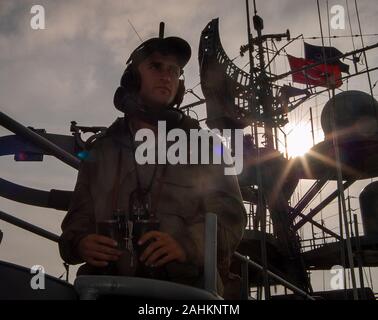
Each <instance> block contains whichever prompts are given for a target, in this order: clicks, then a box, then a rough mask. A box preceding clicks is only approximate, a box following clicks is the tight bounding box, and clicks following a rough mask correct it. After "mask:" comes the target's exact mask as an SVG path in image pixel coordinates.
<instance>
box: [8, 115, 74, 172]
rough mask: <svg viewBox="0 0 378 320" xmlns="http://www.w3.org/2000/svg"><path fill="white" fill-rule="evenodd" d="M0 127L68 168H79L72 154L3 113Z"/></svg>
mask: <svg viewBox="0 0 378 320" xmlns="http://www.w3.org/2000/svg"><path fill="white" fill-rule="evenodd" d="M0 125H2V126H3V127H4V128H6V129H8V130H10V131H12V132H14V133H15V134H17V135H19V136H21V137H23V138H25V139H27V140H29V141H30V142H31V143H33V144H35V145H36V146H38V147H40V148H41V149H43V150H45V151H47V152H49V153H50V154H52V155H53V156H55V157H57V158H58V159H59V160H61V161H63V162H64V163H66V164H68V165H69V166H71V167H73V168H75V169H78V168H79V165H80V160H79V159H78V158H76V157H74V156H73V155H72V154H70V153H68V152H67V151H65V150H63V149H62V148H60V147H58V146H57V145H56V144H54V143H52V142H51V141H49V140H48V139H46V138H44V137H41V136H40V135H39V134H38V133H35V132H34V131H33V130H31V129H29V128H27V127H25V126H23V125H22V124H21V123H19V122H17V121H15V120H13V119H12V118H10V117H8V116H7V115H6V114H5V113H3V112H0Z"/></svg>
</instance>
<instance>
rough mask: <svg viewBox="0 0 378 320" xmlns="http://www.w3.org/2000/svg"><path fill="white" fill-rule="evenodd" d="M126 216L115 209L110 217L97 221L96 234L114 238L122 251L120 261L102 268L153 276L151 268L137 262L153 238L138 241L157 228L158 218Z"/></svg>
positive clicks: (120, 272) (112, 272)
mask: <svg viewBox="0 0 378 320" xmlns="http://www.w3.org/2000/svg"><path fill="white" fill-rule="evenodd" d="M127 218H128V217H127V215H126V214H125V212H124V211H116V212H115V213H114V214H113V217H112V219H108V220H103V221H99V222H98V223H97V234H101V235H103V236H106V237H109V238H111V239H113V240H115V241H116V242H117V243H118V247H117V249H119V250H121V251H124V254H123V255H122V256H121V258H120V261H117V262H116V263H114V262H112V263H110V264H109V267H108V268H107V270H104V271H105V274H123V275H136V276H142V277H154V273H155V270H154V269H153V268H150V267H147V266H145V265H144V264H141V263H139V257H140V256H141V254H142V253H143V251H144V250H145V249H146V248H147V247H148V246H149V244H150V243H151V242H153V240H149V241H146V242H145V243H143V245H138V241H139V240H140V238H141V237H142V236H143V235H144V234H146V233H147V232H149V231H157V230H159V227H160V223H159V220H158V219H135V220H130V219H127ZM127 260H129V261H127ZM132 273H134V274H132Z"/></svg>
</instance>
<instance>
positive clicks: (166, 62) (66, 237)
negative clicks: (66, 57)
mask: <svg viewBox="0 0 378 320" xmlns="http://www.w3.org/2000/svg"><path fill="white" fill-rule="evenodd" d="M190 56H191V48H190V46H189V44H188V43H187V42H186V41H185V40H183V39H181V38H178V37H167V38H152V39H149V40H147V41H145V42H144V43H142V44H141V45H140V46H139V47H138V48H136V49H135V50H134V52H133V53H132V54H131V56H130V58H129V60H128V61H127V67H126V70H125V72H124V74H123V76H122V79H121V86H120V87H119V88H118V89H117V91H116V93H115V97H114V104H115V106H116V108H117V109H119V110H121V111H122V112H124V114H125V117H124V118H119V119H117V121H115V122H114V123H113V124H112V126H110V127H109V129H108V130H107V132H106V135H105V136H104V137H102V138H100V139H98V140H97V141H96V142H95V143H94V145H93V146H92V148H91V150H90V152H89V156H88V157H87V158H86V159H85V160H83V161H82V164H81V167H80V169H79V174H78V179H77V183H76V187H75V191H74V195H73V199H72V201H71V205H70V209H69V211H68V213H67V215H66V217H65V219H64V220H63V223H62V230H63V233H62V235H61V237H60V241H59V249H60V253H61V256H62V258H63V260H65V261H66V262H67V263H69V264H78V263H83V262H85V263H86V264H85V265H84V266H82V267H81V268H80V269H79V272H78V274H104V272H102V271H103V270H108V272H109V270H111V271H110V272H111V274H118V275H122V274H123V275H137V276H138V275H139V276H144V277H146V276H151V277H155V278H160V279H165V280H169V281H176V282H179V283H184V284H188V285H193V286H199V287H200V286H202V285H203V284H202V272H203V263H204V217H205V213H206V212H213V213H215V214H217V216H218V292H219V293H220V294H223V284H224V283H225V282H227V279H228V277H229V265H230V259H231V256H232V254H233V252H234V251H235V249H236V248H237V246H238V244H239V242H240V240H241V237H242V234H243V231H244V228H245V224H246V215H245V209H244V205H243V202H242V198H241V194H240V189H239V186H238V182H237V179H236V176H232V175H231V176H230V175H228V176H226V175H224V165H216V164H176V165H172V164H169V163H163V164H160V163H158V164H145V165H140V164H138V163H137V162H136V161H135V150H136V147H137V144H138V143H137V142H136V141H135V134H136V132H137V131H138V130H139V129H146V128H148V129H151V130H152V131H153V132H156V130H157V124H158V121H166V126H167V130H169V129H172V128H182V129H184V130H185V131H188V129H192V128H198V129H199V128H200V127H199V124H198V122H197V121H195V120H193V119H191V118H189V117H188V116H186V115H184V114H183V113H182V112H180V111H179V110H178V106H179V105H180V103H181V102H182V99H183V95H184V91H185V87H184V81H183V80H182V79H181V75H182V74H183V68H184V66H185V65H186V64H187V62H188V61H189V59H190ZM120 216H122V217H123V219H121V220H117V221H118V222H116V223H115V224H116V225H117V223H119V221H122V223H125V224H126V230H127V232H128V235H129V237H128V240H129V241H128V242H127V241H126V242H127V243H126V244H123V245H120V243H119V242H120V241H118V239H119V238H117V237H115V236H114V234H112V233H111V232H110V233H106V232H105V233H103V232H101V230H100V229H101V228H100V227H99V226H104V224H105V225H106V223H108V225H112V223H113V225H114V221H115V219H119V218H120ZM143 221H144V222H145V221H147V223H145V224H143V223H139V222H143ZM130 222H131V224H130ZM138 223H139V224H138ZM140 226H142V227H141V228H140ZM144 227H145V229H143V228H144ZM124 229H125V228H124ZM142 229H143V230H142ZM138 230H139V231H138ZM141 230H142V231H141ZM137 231H138V232H139V233H136V232H137ZM133 232H134V233H133ZM131 235H133V237H134V239H133V240H134V241H131V240H130V239H132V237H131ZM125 252H126V253H125ZM109 266H112V267H114V266H115V268H112V269H109ZM143 268H144V269H143ZM140 270H143V271H140ZM105 274H106V273H105ZM107 274H109V273H107Z"/></svg>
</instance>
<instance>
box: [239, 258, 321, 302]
mask: <svg viewBox="0 0 378 320" xmlns="http://www.w3.org/2000/svg"><path fill="white" fill-rule="evenodd" d="M234 256H235V257H236V258H238V259H239V260H241V261H242V262H248V264H249V265H250V266H252V267H253V268H255V269H257V270H260V271H263V269H264V268H263V267H262V266H261V265H259V264H258V263H256V262H254V261H252V260H251V259H248V258H247V257H245V256H243V255H241V254H240V253H238V252H235V253H234ZM267 274H268V275H269V276H270V277H272V278H273V279H275V280H277V281H278V282H279V283H280V284H282V285H283V286H285V287H287V288H289V289H290V290H292V291H293V292H295V293H298V294H299V295H300V296H302V297H305V298H307V299H309V300H315V299H314V297H312V296H310V295H309V294H308V293H307V292H305V291H303V290H302V289H300V288H298V287H296V286H295V285H293V284H291V283H290V282H288V281H286V280H285V279H283V278H281V277H280V276H278V275H276V274H275V273H273V272H271V271H269V270H267Z"/></svg>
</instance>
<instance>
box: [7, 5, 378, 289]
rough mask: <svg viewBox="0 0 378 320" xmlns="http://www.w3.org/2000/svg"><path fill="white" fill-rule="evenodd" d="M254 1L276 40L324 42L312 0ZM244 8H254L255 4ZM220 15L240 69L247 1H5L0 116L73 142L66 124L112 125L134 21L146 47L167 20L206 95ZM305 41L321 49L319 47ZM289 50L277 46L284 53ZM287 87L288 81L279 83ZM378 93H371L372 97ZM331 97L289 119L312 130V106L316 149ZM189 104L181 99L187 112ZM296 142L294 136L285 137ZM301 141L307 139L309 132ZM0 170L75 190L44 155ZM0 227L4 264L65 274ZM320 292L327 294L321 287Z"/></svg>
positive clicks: (30, 241)
mask: <svg viewBox="0 0 378 320" xmlns="http://www.w3.org/2000/svg"><path fill="white" fill-rule="evenodd" d="M256 2H257V5H258V11H259V14H260V15H261V16H262V17H263V18H264V22H265V29H264V32H265V33H282V32H285V31H286V29H290V32H291V35H292V37H295V36H298V35H300V34H303V37H305V38H306V37H313V36H320V28H319V23H318V14H317V7H316V0H282V1H278V0H264V1H260V0H257V1H256ZM328 2H329V7H332V6H333V5H335V4H340V5H342V6H344V8H345V15H346V19H347V11H346V1H345V0H338V1H333V0H330V1H328ZM358 2H359V10H360V12H359V14H360V19H361V22H362V29H363V33H364V34H376V33H378V26H377V23H376V18H377V16H378V7H377V5H376V1H375V0H362V1H358ZM320 3H321V6H322V21H323V28H324V34H325V35H327V34H328V30H327V15H326V11H325V7H326V1H325V0H321V1H320ZM348 3H349V7H350V17H351V24H352V30H353V31H352V33H353V34H357V33H358V25H357V20H356V13H355V10H354V1H352V0H348ZM36 4H38V5H42V6H43V7H44V9H45V29H44V30H33V29H32V27H31V24H30V23H31V19H32V18H33V15H34V14H32V13H31V12H30V10H31V8H32V6H33V5H36ZM250 6H251V7H252V1H251V4H250ZM216 17H219V18H220V36H221V40H222V44H223V47H224V48H225V50H226V52H227V54H228V56H229V57H230V58H235V57H237V58H236V59H235V63H236V64H238V66H240V67H244V66H245V64H246V63H247V61H246V60H245V58H243V59H242V58H240V57H238V55H239V48H240V45H243V44H245V43H246V42H247V36H246V13H245V1H244V0H238V1H232V0H186V1H182V0H164V1H155V0H139V1H128V0H123V1H121V0H111V1H106V2H105V1H99V0H82V1H74V0H68V1H51V0H50V1H38V2H37V1H26V0H25V1H24V0H1V1H0V110H1V111H2V112H5V113H6V114H8V115H9V116H11V117H12V118H14V119H15V120H17V121H19V122H21V123H22V124H24V125H27V126H32V127H34V128H44V129H46V130H47V132H51V133H60V134H70V132H69V127H70V121H72V120H75V121H77V122H78V124H80V125H87V126H90V125H93V126H94V125H96V126H97V125H100V126H108V125H110V124H111V123H112V122H113V121H114V119H115V118H116V117H118V116H120V115H121V114H120V113H119V112H118V111H117V110H116V109H115V108H114V107H113V104H112V100H113V93H114V90H115V88H116V87H117V86H118V83H119V78H120V76H121V74H122V72H123V69H124V66H125V61H126V59H127V57H128V55H129V54H130V53H131V51H132V50H133V48H135V47H136V46H137V45H138V44H139V43H140V40H139V38H138V35H137V34H136V33H135V32H134V30H133V28H132V27H131V24H130V22H131V23H132V24H133V26H134V27H135V29H136V31H137V32H138V34H139V36H140V37H142V38H143V39H144V40H145V39H148V38H150V37H152V36H157V32H158V25H159V22H160V21H164V22H165V23H166V36H172V35H176V36H180V37H182V38H184V39H186V40H187V41H188V42H189V43H190V45H191V46H192V51H193V55H192V59H191V61H190V63H189V64H188V66H187V68H186V70H185V80H186V87H187V88H193V87H195V89H194V91H195V92H196V93H197V94H198V95H200V96H202V92H201V89H200V86H198V83H199V69H198V59H197V55H198V43H199V38H200V34H201V31H202V29H203V28H204V27H205V26H206V24H207V23H208V22H209V21H210V20H211V19H213V18H216ZM350 33H351V31H350V29H349V24H348V20H346V24H345V29H344V30H331V34H332V35H336V36H339V37H340V38H337V39H332V45H333V46H336V47H337V48H338V49H339V50H341V51H343V52H346V51H351V50H352V49H353V43H352V40H351V38H348V37H344V36H348V35H350ZM254 35H255V34H254ZM377 39H378V37H377V36H367V37H365V38H364V40H365V44H366V45H368V44H373V43H376V42H378V41H377ZM306 41H308V42H310V43H312V44H315V45H320V44H321V41H320V40H306ZM285 43H286V42H285V41H283V42H282V45H283V44H285ZM326 44H328V40H326ZM354 44H355V46H356V48H360V47H361V42H360V40H359V39H357V38H354ZM286 51H287V53H289V54H292V55H295V56H298V57H301V56H303V41H302V40H299V41H296V42H294V43H293V44H292V45H290V46H289V47H288V48H286ZM377 56H378V55H377V50H375V51H371V52H369V53H368V62H369V65H370V66H377V65H378V60H377V58H376V57H377ZM279 59H281V60H278V62H277V63H276V64H274V65H273V71H275V72H278V73H279V72H284V71H288V64H287V61H286V58H285V57H279ZM360 68H361V69H362V68H363V66H360ZM351 70H353V68H351ZM377 79H378V78H377V73H376V72H375V73H372V80H373V83H375V81H377ZM290 80H291V79H290V78H287V79H286V80H285V81H286V82H287V81H290ZM352 87H353V88H355V89H359V90H363V91H366V92H368V86H367V78H366V76H360V77H357V78H356V79H353V80H351V81H350V82H349V84H348V87H347V86H346V85H344V86H343V87H342V89H343V90H346V89H347V88H352ZM374 92H375V94H377V91H376V90H375V91H374ZM327 99H328V97H327V95H325V96H324V95H323V96H320V97H319V98H318V99H316V100H312V101H310V102H309V103H308V104H306V105H303V106H302V107H300V108H298V109H297V110H296V111H294V112H293V113H292V114H291V115H290V120H291V123H292V125H293V126H294V127H295V126H297V125H299V124H301V123H308V109H309V107H310V106H312V107H314V110H315V112H316V115H317V117H316V118H315V124H316V128H317V131H316V132H317V135H316V140H317V142H319V141H321V140H322V132H321V128H320V124H319V116H320V112H321V108H322V106H323V104H324V102H326V101H327ZM194 100H195V99H194V98H193V97H190V96H187V97H185V100H184V104H185V103H189V102H192V101H194ZM196 112H197V113H198V115H199V117H200V118H203V117H204V116H205V111H204V107H203V106H202V107H199V108H197V109H196ZM8 134H10V132H9V131H7V130H5V129H4V128H0V135H1V136H4V135H8ZM295 135H296V134H295V131H294V132H293V133H292V134H291V136H292V137H295ZM307 135H308V139H309V137H310V136H311V134H310V132H308V133H307ZM297 136H298V135H297ZM289 139H291V138H290V137H289ZM303 139H305V138H303ZM289 141H290V140H289ZM292 141H295V140H292ZM0 172H1V177H2V178H4V179H7V180H10V181H13V182H15V183H19V184H23V185H26V186H29V187H33V188H38V189H43V190H50V189H52V188H54V189H65V190H72V189H73V187H74V184H75V180H76V172H75V170H73V169H71V168H70V167H68V166H67V165H65V164H63V163H61V162H59V161H58V160H56V159H54V158H50V157H45V160H44V162H43V164H41V163H15V162H14V161H13V157H3V158H2V159H1V161H0ZM367 182H370V180H369V181H362V182H359V183H358V184H357V186H355V187H354V188H352V189H351V194H352V195H353V196H358V194H359V192H360V191H361V189H362V188H363V186H364V185H366V183H367ZM306 187H308V182H303V183H301V185H300V187H299V188H298V190H297V194H299V195H301V194H303V193H304V192H305V190H306ZM329 188H330V189H329V190H331V189H332V188H334V184H333V185H332V184H330V185H329ZM352 205H353V206H354V207H355V208H357V207H358V201H357V200H356V201H353V203H352ZM336 209H337V206H333V207H332V206H331V207H330V209H328V210H326V211H325V212H324V213H323V214H324V215H325V216H326V215H328V216H329V217H330V218H329V221H330V225H329V226H330V227H331V226H333V227H335V226H337V225H336V223H337V218H332V215H334V214H335V213H336ZM0 210H2V211H5V212H7V213H10V214H13V215H15V216H17V217H20V218H22V219H24V220H27V221H30V222H32V223H34V224H36V225H38V226H41V227H43V228H46V229H48V230H50V231H52V232H54V233H56V234H59V233H60V223H61V220H62V218H63V216H64V214H65V213H64V212H60V211H55V210H47V209H43V208H37V207H32V206H25V205H20V204H18V203H16V202H13V201H9V200H7V199H4V198H0ZM332 219H333V225H332ZM0 229H1V230H2V231H3V232H4V239H3V242H2V244H1V246H0V259H2V260H5V261H10V262H13V263H16V264H21V265H24V266H26V267H31V266H32V265H35V264H40V265H43V266H44V267H45V269H46V272H47V273H49V274H51V275H54V276H59V275H61V274H62V273H63V272H64V269H63V266H62V263H61V259H60V257H59V254H58V251H57V246H56V245H55V244H53V243H49V242H48V241H45V240H44V239H41V238H40V237H38V236H34V235H32V234H30V233H28V232H25V231H23V230H20V229H18V228H16V227H14V226H11V225H9V224H7V223H5V222H1V221H0ZM326 273H327V272H326ZM326 276H327V274H326ZM319 281H320V280H319ZM320 282H321V281H320ZM320 282H318V283H317V284H316V286H318V289H322V288H323V284H322V283H320ZM376 283H377V282H376ZM376 285H378V283H377V284H376ZM325 288H326V289H329V285H328V284H327V283H326V284H325Z"/></svg>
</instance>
